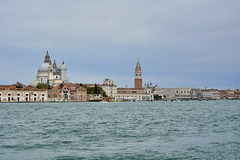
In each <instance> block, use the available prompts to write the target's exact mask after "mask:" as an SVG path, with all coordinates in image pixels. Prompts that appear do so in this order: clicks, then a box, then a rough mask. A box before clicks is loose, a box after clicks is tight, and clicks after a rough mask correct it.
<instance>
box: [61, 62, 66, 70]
mask: <svg viewBox="0 0 240 160" xmlns="http://www.w3.org/2000/svg"><path fill="white" fill-rule="evenodd" d="M60 69H61V70H66V69H67V66H66V64H64V62H63V63H62V64H61V66H60Z"/></svg>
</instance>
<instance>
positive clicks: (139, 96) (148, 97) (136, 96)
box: [114, 93, 154, 101]
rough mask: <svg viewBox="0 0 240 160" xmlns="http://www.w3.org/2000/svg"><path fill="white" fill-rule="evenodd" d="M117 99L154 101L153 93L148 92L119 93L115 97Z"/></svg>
mask: <svg viewBox="0 0 240 160" xmlns="http://www.w3.org/2000/svg"><path fill="white" fill-rule="evenodd" d="M114 98H115V99H116V100H125V101H153V100H154V96H153V94H146V93H118V94H117V95H116V96H115V97H114Z"/></svg>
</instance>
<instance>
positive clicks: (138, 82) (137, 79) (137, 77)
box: [134, 58, 142, 89]
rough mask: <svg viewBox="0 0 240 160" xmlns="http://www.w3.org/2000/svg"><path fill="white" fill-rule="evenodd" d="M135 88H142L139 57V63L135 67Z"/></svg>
mask: <svg viewBox="0 0 240 160" xmlns="http://www.w3.org/2000/svg"><path fill="white" fill-rule="evenodd" d="M134 84H135V88H136V89H141V88H142V68H141V65H140V62H139V58H138V61H137V65H136V68H135V83H134Z"/></svg>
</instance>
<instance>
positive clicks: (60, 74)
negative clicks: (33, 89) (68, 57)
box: [31, 52, 68, 86]
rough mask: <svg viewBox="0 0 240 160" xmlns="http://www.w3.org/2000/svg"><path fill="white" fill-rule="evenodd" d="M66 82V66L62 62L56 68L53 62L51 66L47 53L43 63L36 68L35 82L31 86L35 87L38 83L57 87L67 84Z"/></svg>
mask: <svg viewBox="0 0 240 160" xmlns="http://www.w3.org/2000/svg"><path fill="white" fill-rule="evenodd" d="M67 81H68V80H67V66H66V65H65V64H64V62H63V63H62V64H61V66H60V67H59V68H58V67H57V64H56V61H55V60H54V63H53V64H52V62H51V59H50V56H49V54H48V52H47V54H46V56H45V59H44V63H43V64H42V65H40V66H39V68H38V72H37V76H36V80H34V81H33V83H32V84H31V85H32V86H37V85H38V84H39V83H44V84H48V85H50V86H57V85H60V84H61V83H63V82H64V83H67Z"/></svg>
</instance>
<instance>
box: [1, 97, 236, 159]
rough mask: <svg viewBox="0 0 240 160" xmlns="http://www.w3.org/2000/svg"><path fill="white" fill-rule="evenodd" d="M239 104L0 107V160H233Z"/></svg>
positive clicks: (141, 103) (84, 104)
mask: <svg viewBox="0 0 240 160" xmlns="http://www.w3.org/2000/svg"><path fill="white" fill-rule="evenodd" d="M239 102H240V101H201V102H199V101H189V102H178V101H176V102H126V103H125V102H124V103H14V104H12V103H0V159H1V160H9V159H10V160H11V159H14V160H15V159H21V160H22V159H24V160H32V159H41V160H42V159H43V160H44V159H53V160H77V159H240V153H239V151H240V103H239Z"/></svg>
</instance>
